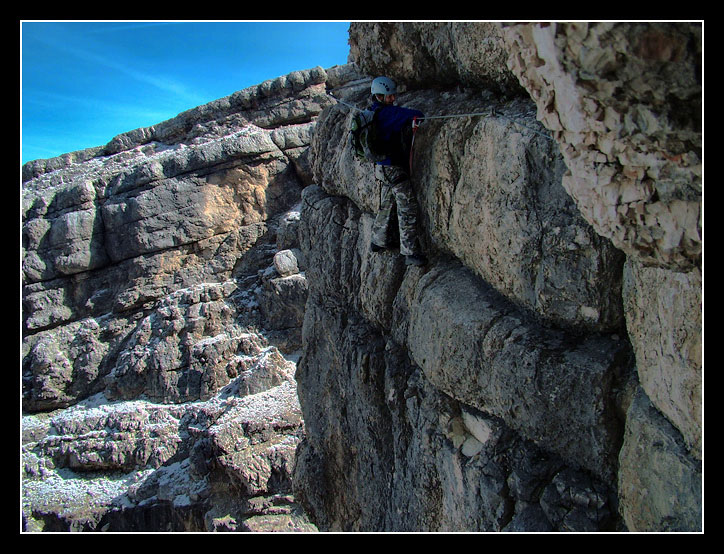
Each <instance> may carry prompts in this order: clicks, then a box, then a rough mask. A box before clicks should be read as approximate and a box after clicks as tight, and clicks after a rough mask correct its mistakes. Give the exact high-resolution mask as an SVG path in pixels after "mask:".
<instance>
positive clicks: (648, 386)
mask: <svg viewBox="0 0 724 554" xmlns="http://www.w3.org/2000/svg"><path fill="white" fill-rule="evenodd" d="M350 52H351V57H352V59H353V60H354V63H352V64H349V65H347V66H343V67H335V68H330V69H327V70H322V69H321V68H316V69H314V70H309V71H300V72H295V73H293V74H291V75H288V76H285V77H281V78H279V79H275V80H272V81H268V82H265V83H262V84H261V85H259V86H258V87H252V88H250V89H245V90H243V91H239V92H238V93H235V94H233V95H231V96H229V97H227V98H224V99H220V100H218V101H216V102H212V103H210V104H208V105H205V106H200V107H198V108H195V109H193V110H190V111H189V112H185V113H184V114H180V115H179V116H178V117H176V118H174V119H172V120H169V121H167V122H163V123H161V124H159V125H156V126H153V127H150V128H145V129H137V130H134V131H131V132H129V133H126V134H124V135H121V136H119V137H116V138H115V139H114V140H112V141H111V142H110V143H109V144H108V145H105V146H102V147H98V148H95V149H89V150H86V151H82V152H75V153H70V154H68V155H65V156H61V157H59V158H55V159H53V160H38V161H36V162H32V163H30V164H27V165H26V166H25V167H24V168H23V176H24V177H23V178H24V187H23V188H24V191H23V194H24V200H23V215H24V220H23V277H24V282H23V330H24V337H23V368H22V369H23V409H24V416H23V493H24V494H23V500H24V512H23V514H24V526H25V528H26V529H27V530H41V529H45V530H69V529H72V530H101V529H105V530H141V529H143V530H209V531H211V530H213V531H244V530H246V531H249V530H252V531H254V530H256V531H265V530H290V529H293V530H314V529H319V530H323V531H505V532H518V531H611V530H614V531H625V530H628V531H699V530H701V526H702V522H701V512H702V490H701V486H702V482H701V469H702V467H701V464H702V452H703V441H702V421H701V398H702V391H701V382H702V356H701V354H702V351H701V330H702V329H701V324H702V320H701V313H702V272H701V268H702V264H701V244H702V241H701V239H702V229H701V219H700V211H701V190H702V187H701V174H702V171H701V159H702V156H701V122H700V119H698V117H699V115H700V108H701V92H702V91H701V27H700V26H699V25H696V24H687V23H676V24H649V23H619V24H609V23H601V24H586V23H576V24H552V23H551V24H533V23H527V24H494V23H464V22H456V23H390V24H385V23H353V24H352V25H351V26H350ZM377 74H388V75H390V76H391V77H393V78H395V79H396V80H397V81H398V82H399V83H400V85H401V89H402V90H401V92H402V94H401V95H400V98H399V101H400V103H402V104H404V105H407V106H410V107H414V108H417V109H420V110H422V111H423V112H424V113H425V114H426V115H428V116H448V115H451V114H463V115H464V114H470V113H478V114H479V113H484V115H477V116H460V117H453V118H447V117H446V118H444V119H442V118H441V119H428V120H426V121H424V122H423V123H422V125H421V127H420V129H419V130H418V132H417V134H416V138H415V151H414V157H413V184H414V187H415V190H416V194H417V197H418V202H419V205H420V208H421V228H422V234H421V240H422V243H423V246H424V249H425V251H426V252H427V253H428V255H429V257H430V264H429V265H428V266H427V267H425V268H417V267H406V266H405V265H404V263H403V261H402V260H401V258H400V256H399V255H398V252H397V251H396V250H391V251H384V252H379V253H373V252H371V251H370V249H369V244H370V234H371V225H372V220H373V218H374V214H375V213H376V210H377V208H378V202H379V183H377V182H375V180H374V178H373V174H372V172H371V168H370V167H368V166H365V165H363V164H360V163H359V162H358V161H357V160H355V158H354V157H353V154H352V151H351V149H350V148H349V146H348V143H347V128H348V123H349V120H350V118H351V116H352V111H351V109H350V108H349V107H348V106H347V105H345V104H353V105H358V106H363V105H364V104H365V102H366V101H367V99H368V90H369V81H370V79H371V77H373V76H375V75H377ZM327 92H331V93H333V95H334V97H336V98H338V99H341V100H343V101H344V102H345V104H342V103H337V102H336V101H335V100H334V98H333V97H332V96H330V95H328V94H327ZM297 360H298V361H297ZM301 507H303V508H304V510H303V511H302V510H301Z"/></svg>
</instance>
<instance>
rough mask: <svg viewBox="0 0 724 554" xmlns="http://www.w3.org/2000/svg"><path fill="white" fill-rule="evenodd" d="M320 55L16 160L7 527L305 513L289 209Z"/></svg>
mask: <svg viewBox="0 0 724 554" xmlns="http://www.w3.org/2000/svg"><path fill="white" fill-rule="evenodd" d="M326 80H327V73H326V72H325V71H324V70H323V69H321V68H317V69H312V70H307V71H299V72H295V73H292V74H290V75H287V76H284V77H280V78H278V79H275V80H272V81H268V82H265V83H262V84H260V85H258V86H256V87H251V88H249V89H244V90H242V91H239V92H237V93H235V94H233V95H231V96H229V97H227V98H223V99H220V100H218V101H215V102H212V103H210V104H207V105H204V106H200V107H198V108H195V109H193V110H190V111H188V112H185V113H182V114H180V115H179V116H177V117H176V118H174V119H171V120H169V121H166V122H163V123H160V124H159V125H156V126H153V127H150V128H144V129H137V130H134V131H131V132H129V133H126V134H124V135H121V136H118V137H116V138H114V139H113V140H112V141H111V142H110V143H109V144H107V145H105V146H104V147H99V148H94V149H89V150H87V151H82V152H76V153H71V154H69V155H66V156H62V157H60V158H56V159H52V160H39V161H36V162H32V163H29V164H26V165H25V166H24V168H23V176H24V182H23V352H22V354H23V365H22V372H23V412H24V416H23V421H22V427H23V458H22V463H23V526H24V528H25V529H27V530H31V531H36V530H56V531H57V530H84V531H98V530H110V531H162V530H163V531H167V530H173V531H199V530H207V531H215V530H221V531H234V530H235V531H249V530H253V531H267V530H274V531H278V530H282V531H287V530H314V526H313V525H311V524H310V523H309V522H308V520H307V519H306V517H305V515H304V514H303V513H302V512H301V510H300V509H299V507H298V505H297V504H296V503H295V501H294V498H293V496H291V482H290V475H291V468H292V466H293V461H294V453H295V448H296V444H297V443H298V442H299V440H300V439H301V436H302V434H303V421H302V419H301V412H300V408H299V404H298V400H297V395H296V381H295V379H294V373H295V369H296V360H297V358H298V351H299V350H300V348H301V325H302V316H303V311H304V304H305V301H306V293H307V285H306V278H305V276H304V262H303V259H302V257H301V253H300V252H299V250H298V240H297V238H296V237H297V233H296V227H297V225H298V222H299V205H298V203H299V201H300V192H301V190H302V188H303V187H304V186H305V185H307V184H308V183H309V179H310V173H309V169H308V161H307V149H308V144H309V140H310V136H311V132H312V129H313V126H314V120H315V119H316V117H317V116H318V114H319V113H320V111H321V110H322V108H323V107H325V106H326V105H328V104H329V103H330V99H329V97H328V96H327V95H326V93H325V82H326Z"/></svg>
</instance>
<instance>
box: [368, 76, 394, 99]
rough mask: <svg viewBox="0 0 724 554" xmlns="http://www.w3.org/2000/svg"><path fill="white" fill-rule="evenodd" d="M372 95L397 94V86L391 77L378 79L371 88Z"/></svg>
mask: <svg viewBox="0 0 724 554" xmlns="http://www.w3.org/2000/svg"><path fill="white" fill-rule="evenodd" d="M370 91H371V92H372V94H385V95H387V94H397V85H396V84H395V82H394V81H393V80H392V79H390V78H389V77H377V78H376V79H374V80H373V81H372V86H371V87H370Z"/></svg>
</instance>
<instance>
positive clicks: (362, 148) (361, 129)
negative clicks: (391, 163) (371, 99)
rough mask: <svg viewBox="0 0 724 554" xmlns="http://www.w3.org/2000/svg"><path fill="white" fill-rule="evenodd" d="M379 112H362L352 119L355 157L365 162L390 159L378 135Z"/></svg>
mask: <svg viewBox="0 0 724 554" xmlns="http://www.w3.org/2000/svg"><path fill="white" fill-rule="evenodd" d="M379 110H380V108H377V109H376V110H373V109H370V108H368V109H366V110H361V111H358V112H357V113H356V114H355V116H354V117H353V118H352V124H351V127H350V142H351V143H352V149H353V150H354V153H355V156H357V158H358V159H359V160H361V161H364V162H380V161H382V160H384V159H386V158H387V157H389V153H388V152H386V149H385V148H383V144H382V140H381V139H380V138H379V136H378V133H377V112H378V111H379Z"/></svg>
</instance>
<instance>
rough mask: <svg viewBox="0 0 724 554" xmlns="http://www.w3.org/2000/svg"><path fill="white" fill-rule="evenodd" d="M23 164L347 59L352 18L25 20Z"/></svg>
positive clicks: (23, 53)
mask: <svg viewBox="0 0 724 554" xmlns="http://www.w3.org/2000/svg"><path fill="white" fill-rule="evenodd" d="M20 25H21V46H22V50H21V79H22V81H21V104H22V105H21V109H22V121H21V132H22V150H21V151H22V160H21V163H25V162H27V161H30V160H35V159H39V158H51V157H53V156H58V155H60V154H64V153H66V152H72V151H74V150H80V149H83V148H89V147H92V146H100V145H103V144H106V143H107V142H108V141H109V140H111V139H112V138H113V137H114V136H116V135H118V134H119V133H123V132H126V131H130V130H132V129H136V128H138V127H146V126H149V125H154V124H156V123H160V122H161V121H164V120H166V119H169V118H172V117H174V116H176V115H178V114H179V113H181V112H183V111H185V110H188V109H190V108H193V107H196V106H199V105H201V104H205V103H207V102H210V101H212V100H216V99H218V98H223V97H224V96H228V95H230V94H232V93H233V92H235V91H237V90H241V89H243V88H246V87H249V86H252V85H255V84H258V83H261V82H263V81H265V80H267V79H272V78H275V77H278V76H280V75H286V74H287V73H290V72H292V71H296V70H299V69H309V68H311V67H315V66H318V65H319V66H322V67H324V68H327V67H331V66H333V65H338V64H344V63H347V55H348V53H349V46H348V44H347V38H348V35H347V31H348V28H349V23H348V22H338V21H328V22H305V21H298V22H294V21H290V22H261V21H260V22H221V21H220V22H191V21H181V22H173V21H147V22H141V21H107V22H100V21H88V22H83V21H78V22H66V21H57V22H40V21H22V22H21V23H20Z"/></svg>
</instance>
